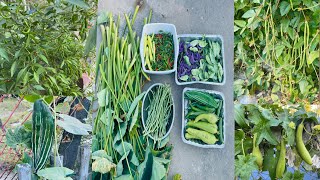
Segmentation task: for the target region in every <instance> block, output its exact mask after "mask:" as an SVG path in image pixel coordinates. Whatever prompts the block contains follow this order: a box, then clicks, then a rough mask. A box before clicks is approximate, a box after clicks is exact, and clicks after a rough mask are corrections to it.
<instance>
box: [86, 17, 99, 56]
mask: <svg viewBox="0 0 320 180" xmlns="http://www.w3.org/2000/svg"><path fill="white" fill-rule="evenodd" d="M96 39H97V23H96V22H95V23H94V25H93V26H92V27H91V28H90V30H89V35H88V37H87V39H86V45H85V47H84V55H85V56H86V55H88V54H89V52H90V51H91V50H92V49H93V48H94V47H96Z"/></svg>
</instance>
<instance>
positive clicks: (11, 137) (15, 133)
mask: <svg viewBox="0 0 320 180" xmlns="http://www.w3.org/2000/svg"><path fill="white" fill-rule="evenodd" d="M6 144H7V145H8V146H9V147H12V148H16V146H17V145H24V146H25V147H28V148H31V132H30V131H26V130H25V129H24V127H23V126H18V127H17V128H15V129H14V130H12V129H8V130H7V132H6Z"/></svg>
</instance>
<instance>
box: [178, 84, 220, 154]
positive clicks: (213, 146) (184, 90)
mask: <svg viewBox="0 0 320 180" xmlns="http://www.w3.org/2000/svg"><path fill="white" fill-rule="evenodd" d="M189 90H198V91H203V92H208V93H210V94H215V95H218V96H220V97H221V99H222V102H223V106H222V108H223V110H222V113H223V114H222V117H223V119H222V120H223V143H222V144H212V145H211V144H199V143H196V142H193V141H190V140H187V139H186V138H185V137H184V133H185V127H186V124H187V119H185V114H186V112H187V111H188V102H187V100H185V98H184V94H185V92H186V91H189ZM182 109H183V110H182V129H181V138H182V141H183V142H184V143H186V144H190V145H193V146H197V147H201V148H224V146H225V142H226V129H225V127H226V126H225V114H226V106H225V98H224V95H223V93H221V92H217V91H213V90H207V89H198V88H188V87H186V88H184V89H183V93H182ZM218 130H219V129H218Z"/></svg>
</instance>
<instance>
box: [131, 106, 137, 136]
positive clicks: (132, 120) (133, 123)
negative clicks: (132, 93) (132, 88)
mask: <svg viewBox="0 0 320 180" xmlns="http://www.w3.org/2000/svg"><path fill="white" fill-rule="evenodd" d="M138 116H139V106H137V107H136V110H135V111H134V114H133V116H132V118H131V120H130V127H129V132H131V130H132V128H133V126H134V125H135V124H136V122H137V120H138Z"/></svg>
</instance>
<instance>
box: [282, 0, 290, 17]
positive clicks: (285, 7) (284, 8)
mask: <svg viewBox="0 0 320 180" xmlns="http://www.w3.org/2000/svg"><path fill="white" fill-rule="evenodd" d="M290 8H291V7H290V4H289V3H288V2H287V1H282V2H281V3H280V14H281V16H284V15H286V14H287V13H288V12H289V11H290Z"/></svg>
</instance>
